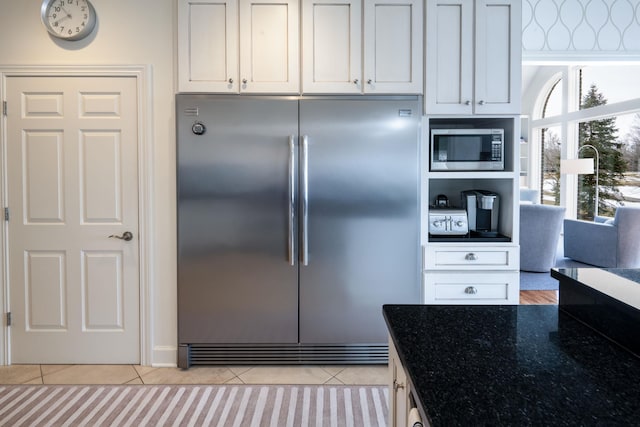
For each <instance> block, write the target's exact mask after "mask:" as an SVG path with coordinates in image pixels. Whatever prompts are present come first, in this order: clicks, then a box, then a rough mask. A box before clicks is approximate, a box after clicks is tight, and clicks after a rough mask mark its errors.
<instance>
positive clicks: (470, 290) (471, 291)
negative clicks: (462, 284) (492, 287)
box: [464, 286, 478, 295]
mask: <svg viewBox="0 0 640 427" xmlns="http://www.w3.org/2000/svg"><path fill="white" fill-rule="evenodd" d="M464 293H465V294H468V295H475V294H477V293H478V290H477V289H476V288H474V287H473V286H467V287H466V288H464Z"/></svg>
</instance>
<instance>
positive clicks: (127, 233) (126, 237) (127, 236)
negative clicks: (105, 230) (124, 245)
mask: <svg viewBox="0 0 640 427" xmlns="http://www.w3.org/2000/svg"><path fill="white" fill-rule="evenodd" d="M109 238H110V239H120V240H124V241H125V242H128V241H129V240H132V239H133V233H132V232H130V231H125V232H124V233H122V236H117V235H115V234H112V235H111V236H109Z"/></svg>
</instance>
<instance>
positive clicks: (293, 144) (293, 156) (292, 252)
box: [288, 135, 296, 266]
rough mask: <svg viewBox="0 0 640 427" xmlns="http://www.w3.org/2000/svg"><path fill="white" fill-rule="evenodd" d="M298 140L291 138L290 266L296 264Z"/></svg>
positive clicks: (292, 136)
mask: <svg viewBox="0 0 640 427" xmlns="http://www.w3.org/2000/svg"><path fill="white" fill-rule="evenodd" d="M295 204H296V139H295V136H294V135H291V136H289V212H288V216H289V236H288V237H289V239H288V240H289V241H288V246H289V248H288V249H289V264H290V265H292V266H294V265H295V264H296V257H295V252H296V234H295V223H296V210H295Z"/></svg>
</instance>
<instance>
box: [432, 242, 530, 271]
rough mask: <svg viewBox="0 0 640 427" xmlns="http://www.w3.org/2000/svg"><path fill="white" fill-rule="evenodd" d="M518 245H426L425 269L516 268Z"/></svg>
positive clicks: (518, 266) (517, 263) (518, 260)
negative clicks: (490, 246) (486, 246)
mask: <svg viewBox="0 0 640 427" xmlns="http://www.w3.org/2000/svg"><path fill="white" fill-rule="evenodd" d="M519 255H520V250H519V249H518V247H492V248H482V247H465V248H456V247H427V250H426V251H425V254H424V257H425V259H424V266H425V268H426V269H436V270H450V269H456V270H496V269H498V270H516V269H519V268H520V256H519Z"/></svg>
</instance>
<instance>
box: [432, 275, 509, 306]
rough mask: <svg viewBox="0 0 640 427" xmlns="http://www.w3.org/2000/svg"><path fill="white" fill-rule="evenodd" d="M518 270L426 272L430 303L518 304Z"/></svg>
mask: <svg viewBox="0 0 640 427" xmlns="http://www.w3.org/2000/svg"><path fill="white" fill-rule="evenodd" d="M519 277H520V276H519V273H518V272H506V273H501V272H485V273H482V272H478V273H472V272H466V273H465V272H462V273H454V272H450V273H438V272H426V273H425V274H424V285H425V300H426V301H425V302H426V303H427V304H518V302H519V297H520V295H519V286H518V282H519Z"/></svg>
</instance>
